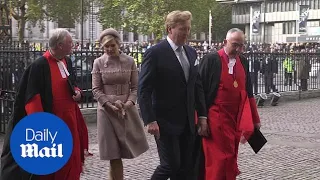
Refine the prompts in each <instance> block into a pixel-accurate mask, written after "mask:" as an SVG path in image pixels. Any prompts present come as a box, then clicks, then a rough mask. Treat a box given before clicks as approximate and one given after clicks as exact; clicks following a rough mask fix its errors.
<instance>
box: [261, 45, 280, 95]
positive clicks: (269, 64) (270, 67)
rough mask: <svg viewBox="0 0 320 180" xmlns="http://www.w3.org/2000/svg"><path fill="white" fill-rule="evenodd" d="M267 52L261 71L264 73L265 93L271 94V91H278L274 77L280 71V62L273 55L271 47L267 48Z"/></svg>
mask: <svg viewBox="0 0 320 180" xmlns="http://www.w3.org/2000/svg"><path fill="white" fill-rule="evenodd" d="M265 52H266V53H268V54H266V55H265V57H264V59H263V60H262V68H261V73H262V74H263V75H264V84H265V93H267V94H269V93H270V91H271V90H272V92H278V89H277V88H276V85H275V84H274V81H273V78H274V77H275V75H276V74H277V73H278V62H277V60H276V59H275V57H274V56H272V54H271V51H270V48H267V49H266V50H265Z"/></svg>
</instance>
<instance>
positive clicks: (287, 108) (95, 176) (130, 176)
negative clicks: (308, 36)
mask: <svg viewBox="0 0 320 180" xmlns="http://www.w3.org/2000/svg"><path fill="white" fill-rule="evenodd" d="M319 109H320V99H311V100H304V101H299V102H290V103H286V104H280V105H279V106H277V107H265V108H259V112H260V115H261V119H262V124H263V126H262V132H263V133H264V134H265V136H266V138H267V139H268V143H267V145H266V146H265V147H264V148H263V149H262V150H261V152H259V154H258V155H256V154H254V153H253V151H252V150H251V149H250V147H249V146H248V145H241V146H240V152H239V166H240V170H241V171H242V174H241V175H240V176H239V178H238V180H262V179H263V180H302V179H305V180H317V179H318V180H320V166H319V164H320V118H319V117H320V110H319ZM88 126H89V131H90V132H89V133H90V148H91V151H92V152H93V153H94V156H93V157H91V158H90V159H88V160H87V162H86V164H87V165H86V171H85V174H83V176H82V178H81V180H105V179H108V167H109V165H108V162H105V161H100V160H99V157H98V145H97V141H96V124H89V125H88ZM148 140H149V143H150V146H151V148H150V150H149V151H148V152H146V153H145V154H143V155H142V156H140V157H138V158H136V159H135V160H131V161H128V160H125V161H124V166H125V179H126V180H147V179H149V177H150V175H151V174H152V172H153V170H154V169H155V168H156V166H157V164H158V154H157V151H156V147H155V143H154V140H153V138H152V137H151V136H148Z"/></svg>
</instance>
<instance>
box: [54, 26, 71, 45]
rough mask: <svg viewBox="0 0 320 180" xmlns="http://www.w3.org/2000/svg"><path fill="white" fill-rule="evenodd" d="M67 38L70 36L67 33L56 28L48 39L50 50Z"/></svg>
mask: <svg viewBox="0 0 320 180" xmlns="http://www.w3.org/2000/svg"><path fill="white" fill-rule="evenodd" d="M67 36H71V35H70V33H69V31H68V30H66V29H63V28H57V29H53V30H52V34H51V37H50V38H49V47H50V49H55V48H56V47H57V45H58V44H59V43H62V42H64V41H65V39H66V37H67Z"/></svg>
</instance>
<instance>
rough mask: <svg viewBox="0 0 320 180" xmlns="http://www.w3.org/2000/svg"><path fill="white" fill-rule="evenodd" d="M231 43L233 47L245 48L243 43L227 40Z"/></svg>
mask: <svg viewBox="0 0 320 180" xmlns="http://www.w3.org/2000/svg"><path fill="white" fill-rule="evenodd" d="M227 41H228V42H229V43H231V45H232V46H233V47H235V48H238V47H240V48H241V47H243V46H244V44H241V43H236V42H230V40H227Z"/></svg>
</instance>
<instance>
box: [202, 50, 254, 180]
mask: <svg viewBox="0 0 320 180" xmlns="http://www.w3.org/2000/svg"><path fill="white" fill-rule="evenodd" d="M219 56H220V60H221V78H220V83H219V87H218V91H217V96H216V98H215V101H214V103H213V105H212V106H211V107H210V108H209V110H208V124H209V128H210V132H211V135H210V137H208V138H203V139H202V143H203V151H204V156H205V180H235V179H236V176H237V175H238V174H239V173H240V171H239V169H238V165H237V156H238V148H239V142H240V138H241V136H242V134H243V135H244V136H245V137H246V138H248V137H250V133H251V132H253V127H254V125H253V124H254V123H258V122H254V121H256V120H257V119H259V118H258V114H257V110H256V107H255V106H252V105H250V104H252V103H253V104H254V105H255V101H254V99H253V98H250V99H249V98H248V95H247V91H246V73H245V70H244V68H243V65H242V63H241V61H240V58H239V57H238V58H236V64H235V66H234V69H233V74H229V72H228V62H229V59H228V57H227V55H226V53H225V51H224V50H223V49H222V50H220V51H219ZM235 81H236V83H235ZM235 86H236V87H235ZM251 106H252V107H251ZM253 116H254V117H253Z"/></svg>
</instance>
